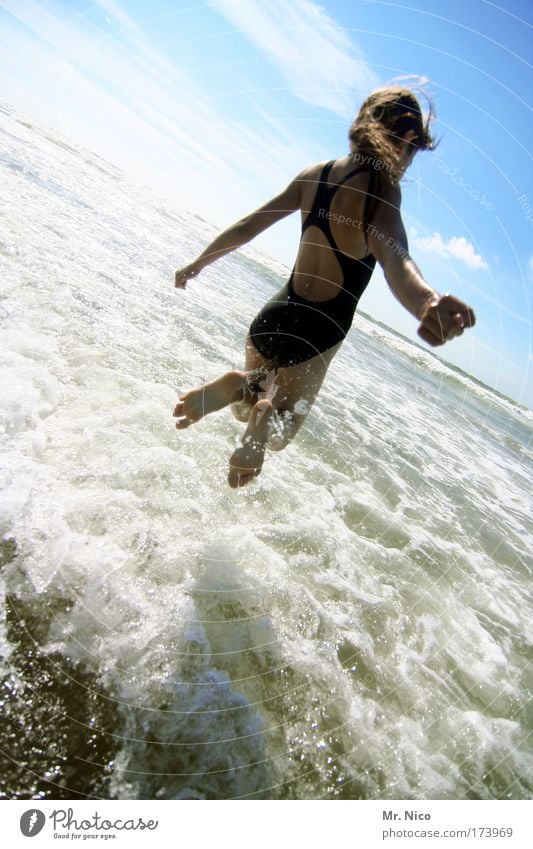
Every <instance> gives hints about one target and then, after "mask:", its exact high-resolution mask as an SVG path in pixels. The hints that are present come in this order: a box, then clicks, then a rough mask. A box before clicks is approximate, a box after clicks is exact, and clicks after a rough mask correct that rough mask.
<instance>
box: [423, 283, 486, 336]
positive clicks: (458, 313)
mask: <svg viewBox="0 0 533 849" xmlns="http://www.w3.org/2000/svg"><path fill="white" fill-rule="evenodd" d="M420 319H421V324H420V327H419V328H418V335H419V336H420V337H421V338H422V339H423V340H424V342H427V343H428V345H431V346H432V347H436V346H437V345H444V343H445V342H449V341H450V339H454V338H455V336H460V335H461V334H462V332H463V330H464V329H465V327H473V326H474V324H475V323H476V317H475V315H474V312H473V310H471V309H470V307H468V306H467V305H466V304H464V303H463V302H462V301H460V300H459V299H458V298H456V297H454V295H441V296H436V297H435V298H432V300H430V301H428V302H427V304H425V306H424V308H423V310H422V315H421V316H420Z"/></svg>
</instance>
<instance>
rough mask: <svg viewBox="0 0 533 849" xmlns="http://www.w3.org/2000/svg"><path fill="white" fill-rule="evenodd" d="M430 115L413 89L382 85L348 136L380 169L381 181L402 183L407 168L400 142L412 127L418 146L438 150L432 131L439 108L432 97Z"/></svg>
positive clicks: (362, 111)
mask: <svg viewBox="0 0 533 849" xmlns="http://www.w3.org/2000/svg"><path fill="white" fill-rule="evenodd" d="M428 104H429V109H428V113H427V115H425V116H424V115H423V114H422V109H421V108H420V103H419V102H418V99H417V97H416V96H415V95H414V94H413V92H412V91H411V90H410V89H408V88H403V87H402V86H387V87H386V88H379V89H376V91H373V92H372V94H370V95H369V96H368V97H367V98H366V100H365V101H364V103H363V104H362V106H361V108H360V110H359V114H358V115H357V118H356V119H355V121H354V122H353V124H352V125H351V127H350V130H349V133H348V138H349V139H350V146H351V148H352V150H353V149H354V148H357V151H358V154H359V155H360V156H364V157H366V158H365V161H366V162H369V163H370V162H373V163H374V165H373V167H374V170H375V171H377V172H379V178H378V183H381V185H383V183H389V184H391V185H396V184H398V183H399V181H400V179H401V177H402V174H403V170H402V162H401V154H402V147H401V145H400V142H403V141H404V138H403V136H404V135H405V133H406V132H408V130H413V131H414V132H415V133H416V137H415V138H413V140H412V141H411V142H410V144H412V145H413V147H414V148H416V150H434V149H435V147H436V146H437V142H436V141H435V139H434V138H433V136H432V135H431V132H430V124H431V123H432V121H433V120H434V118H435V110H434V108H433V105H432V103H431V101H429V98H428Z"/></svg>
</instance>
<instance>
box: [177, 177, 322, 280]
mask: <svg viewBox="0 0 533 849" xmlns="http://www.w3.org/2000/svg"><path fill="white" fill-rule="evenodd" d="M309 170H310V169H306V170H305V171H302V172H301V174H298V176H297V177H295V178H294V180H293V181H292V182H291V183H289V185H288V186H287V188H286V189H285V190H284V191H282V192H281V193H280V194H279V195H276V197H274V198H272V199H271V200H269V201H268V202H267V203H265V204H263V206H260V207H259V209H256V210H255V211H254V212H251V213H250V215H246V216H245V217H244V218H241V219H240V221H237V222H236V223H235V224H232V225H231V226H230V227H228V228H227V229H226V230H224V231H223V232H222V233H220V234H219V235H218V236H217V237H216V239H213V241H212V242H211V244H209V245H208V246H207V247H206V249H205V250H204V251H203V252H202V253H201V254H200V256H199V257H197V258H196V259H195V260H194V262H192V263H190V265H186V266H185V268H181V269H179V270H178V271H176V277H175V286H176V287H177V288H178V289H185V287H186V285H187V280H189V279H190V278H191V277H196V275H197V274H199V273H200V272H201V271H202V270H203V269H204V268H205V267H206V266H207V265H210V264H211V263H212V262H215V261H216V260H217V259H220V258H221V257H223V256H225V255H226V254H229V253H231V251H234V250H236V249H237V248H240V247H241V245H245V244H246V243H247V242H250V241H251V240H252V239H254V238H255V236H257V235H258V234H259V233H262V232H263V230H266V229H267V228H268V227H271V226H272V224H275V223H276V221H280V220H281V219H282V218H285V217H286V216H287V215H291V213H293V212H296V210H297V209H300V208H301V204H302V181H305V180H307V179H309V177H308V171H309Z"/></svg>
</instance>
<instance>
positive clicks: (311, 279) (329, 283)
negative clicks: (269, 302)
mask: <svg viewBox="0 0 533 849" xmlns="http://www.w3.org/2000/svg"><path fill="white" fill-rule="evenodd" d="M323 167H324V164H323V163H322V164H318V165H315V166H313V167H312V168H310V169H309V171H308V172H307V173H306V179H305V180H302V182H301V191H302V202H301V209H302V224H303V223H304V222H305V220H306V218H307V216H308V214H309V211H310V210H311V208H312V207H313V203H314V202H315V199H316V197H317V192H318V185H317V184H318V181H319V178H320V174H321V172H322V169H323ZM353 169H354V163H353V158H352V157H351V156H345V157H343V158H342V159H337V160H336V161H335V162H334V163H333V165H332V167H331V171H330V173H329V176H328V180H327V183H326V185H327V186H328V187H330V188H333V187H334V186H335V185H337V184H338V183H339V182H340V181H341V180H342V179H343V178H345V177H346V175H347V174H349V173H350V171H353ZM369 180H370V177H369V173H368V171H362V172H360V173H358V174H356V175H355V176H353V177H351V178H350V179H349V180H348V181H347V182H346V183H344V184H343V185H341V186H339V188H338V189H337V191H336V192H335V193H334V194H333V198H332V200H331V205H330V207H329V209H325V208H324V209H319V210H318V215H319V217H323V218H324V220H326V216H328V217H327V221H328V223H329V227H330V229H331V233H332V235H333V238H334V240H335V243H336V245H337V247H338V249H339V250H340V251H342V253H343V254H345V255H346V256H347V257H350V258H353V259H362V258H363V257H365V256H367V255H368V253H369V250H368V246H367V243H366V240H365V235H366V234H365V226H364V224H363V218H364V214H363V213H364V207H365V199H366V195H367V190H368V186H369ZM342 284H343V275H342V271H341V267H340V265H339V262H338V260H337V257H336V256H335V253H334V251H333V250H332V248H331V245H330V244H329V242H328V240H327V238H326V236H325V234H324V232H323V231H322V230H321V229H320V228H319V227H318V226H315V225H311V226H309V227H307V228H306V229H305V231H304V233H303V234H302V239H301V242H300V247H299V250H298V256H297V258H296V263H295V266H294V278H293V286H294V290H295V292H296V293H297V294H298V295H299V296H300V297H303V298H307V299H309V300H312V301H327V300H330V299H331V298H333V297H335V295H336V294H337V293H338V291H339V286H342Z"/></svg>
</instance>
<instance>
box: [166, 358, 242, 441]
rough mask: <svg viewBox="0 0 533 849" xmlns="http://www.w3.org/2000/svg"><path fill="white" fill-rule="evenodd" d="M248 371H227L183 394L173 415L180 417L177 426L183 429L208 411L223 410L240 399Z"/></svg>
mask: <svg viewBox="0 0 533 849" xmlns="http://www.w3.org/2000/svg"><path fill="white" fill-rule="evenodd" d="M246 374H247V372H245V371H227V372H226V374H223V375H222V377H217V379H216V380H212V381H211V382H210V383H204V385H203V386H199V387H198V389H191V391H190V392H187V393H186V394H185V395H182V396H181V397H180V399H179V401H178V403H177V404H176V406H175V407H174V412H173V413H172V415H173V416H174V417H175V418H177V419H178V421H177V422H176V427H177V428H178V430H183V429H184V428H186V427H189V425H191V424H193V423H194V422H197V421H200V419H202V418H203V417H204V416H206V415H207V414H208V413H214V412H215V410H221V409H222V407H225V406H227V404H230V403H231V402H232V401H236V400H238V395H239V390H241V389H242V387H243V385H244V380H245V377H246Z"/></svg>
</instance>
